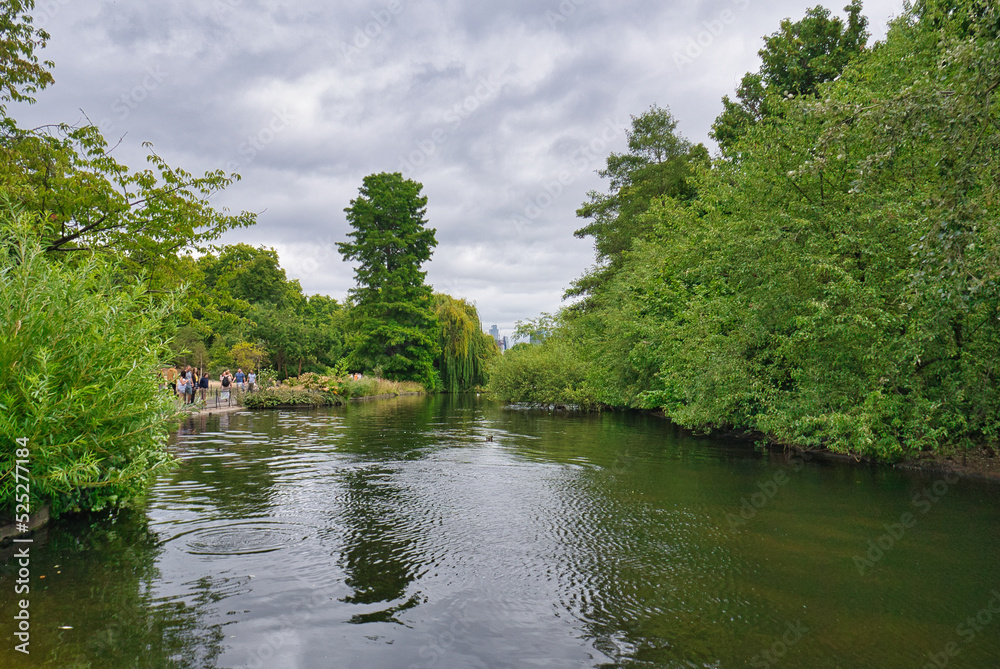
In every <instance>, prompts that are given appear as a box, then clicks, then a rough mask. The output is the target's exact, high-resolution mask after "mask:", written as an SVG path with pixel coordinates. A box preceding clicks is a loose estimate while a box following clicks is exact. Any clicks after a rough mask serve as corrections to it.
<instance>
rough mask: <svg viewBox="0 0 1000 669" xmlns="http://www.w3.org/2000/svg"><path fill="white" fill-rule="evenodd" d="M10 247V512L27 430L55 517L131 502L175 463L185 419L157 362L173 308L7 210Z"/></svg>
mask: <svg viewBox="0 0 1000 669" xmlns="http://www.w3.org/2000/svg"><path fill="white" fill-rule="evenodd" d="M4 217H5V220H4V221H3V225H2V228H0V229H2V231H3V240H2V251H0V253H2V255H0V313H3V314H4V318H3V320H2V321H0V369H3V370H4V373H3V374H2V375H0V448H2V450H0V473H2V476H0V480H2V485H0V510H3V511H5V512H9V511H13V509H14V495H15V489H14V464H15V463H14V460H15V453H14V448H15V440H16V439H18V438H26V439H27V442H28V450H29V453H30V455H29V458H28V460H29V464H28V470H29V472H30V482H31V496H32V498H33V501H34V505H35V506H36V508H38V507H40V505H41V504H45V503H50V504H51V505H52V510H53V512H54V513H56V514H59V513H61V512H64V511H69V510H81V509H83V510H99V509H102V508H104V507H106V506H111V507H114V506H126V505H130V504H133V503H135V502H137V501H138V500H140V499H141V498H142V496H143V494H144V492H145V489H146V485H147V483H148V482H149V481H150V479H151V478H152V477H154V476H156V475H157V474H159V473H160V472H162V471H164V470H165V469H166V468H167V467H168V466H169V465H170V463H171V457H170V455H169V454H168V453H167V451H166V448H165V445H166V438H167V432H168V427H170V426H171V424H172V421H173V420H175V412H174V408H173V401H172V399H171V397H170V395H169V394H168V393H166V392H164V391H163V390H161V389H159V388H158V378H157V370H158V369H159V367H160V366H161V364H162V361H163V360H165V359H166V358H167V356H168V355H169V349H168V348H167V342H166V341H165V339H164V338H163V337H162V335H161V332H162V328H163V322H164V320H165V318H166V317H167V316H168V315H169V312H170V307H169V306H168V305H165V304H162V303H161V304H152V303H151V302H150V299H149V298H148V297H147V296H146V295H145V294H144V291H143V290H142V288H141V287H140V286H130V287H128V286H126V287H123V286H121V285H118V284H117V283H116V282H115V276H116V268H115V267H114V266H107V265H105V264H103V263H102V262H100V261H99V260H98V259H91V260H89V261H87V262H85V263H83V264H81V265H80V266H78V267H73V268H71V267H66V266H61V265H58V264H55V263H53V262H51V261H50V260H47V259H46V258H45V257H44V256H43V252H42V249H41V247H40V246H39V245H38V243H37V242H36V241H35V240H33V239H32V238H31V236H30V234H29V232H28V231H27V226H28V222H27V221H26V217H25V216H21V217H20V219H18V220H16V221H15V220H14V218H15V217H14V215H13V214H11V213H10V212H9V210H8V211H7V212H5V214H4Z"/></svg>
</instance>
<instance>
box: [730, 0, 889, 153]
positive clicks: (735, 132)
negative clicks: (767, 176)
mask: <svg viewBox="0 0 1000 669" xmlns="http://www.w3.org/2000/svg"><path fill="white" fill-rule="evenodd" d="M844 11H845V12H847V24H846V25H845V24H844V21H843V20H841V19H840V18H839V17H833V18H831V17H830V10H828V9H826V8H825V7H823V6H821V5H817V6H815V7H813V8H811V9H808V10H806V15H805V17H803V18H802V19H801V20H799V21H796V22H795V23H792V21H791V20H789V19H784V20H782V22H781V29H780V30H778V31H776V32H774V33H772V34H771V35H770V36H768V37H765V38H764V48H762V49H761V50H760V51H758V52H757V53H758V55H760V57H761V61H762V62H761V66H760V69H759V70H758V71H757V72H749V73H747V74H746V75H744V77H743V79H742V81H740V87H739V88H738V89H737V91H736V101H733V100H731V99H730V98H729V96H728V95H727V96H724V97H723V98H722V105H723V112H722V114H721V115H720V116H719V117H718V118H717V119H716V120H715V123H714V124H713V125H712V132H711V136H712V138H713V139H714V140H715V141H717V142H718V143H719V147H720V148H721V149H722V151H723V153H725V154H727V155H728V154H731V153H732V152H733V151H734V149H735V145H736V143H737V141H738V140H739V139H740V138H741V137H742V136H743V135H744V134H745V133H746V130H747V128H749V127H751V126H753V125H755V124H756V123H759V122H760V121H762V120H763V119H765V118H767V117H769V116H772V115H774V114H775V113H776V106H775V104H776V100H780V99H782V98H785V97H789V96H791V97H796V96H800V95H810V96H811V95H815V94H816V91H817V89H818V86H819V85H820V84H822V83H824V82H827V81H832V80H834V79H836V78H837V77H838V76H840V73H841V72H842V71H843V70H844V67H846V66H847V64H848V63H849V62H850V61H851V60H852V59H854V58H855V57H857V56H858V55H859V54H860V53H862V52H863V51H864V49H865V45H866V43H867V41H868V36H869V33H868V31H867V26H868V19H866V18H865V17H864V16H862V14H861V0H851V4H849V5H847V6H846V7H844Z"/></svg>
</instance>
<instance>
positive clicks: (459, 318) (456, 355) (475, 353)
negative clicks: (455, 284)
mask: <svg viewBox="0 0 1000 669" xmlns="http://www.w3.org/2000/svg"><path fill="white" fill-rule="evenodd" d="M434 315H435V316H436V317H437V321H438V328H439V330H438V332H439V335H438V345H439V347H440V350H441V354H440V355H439V356H438V359H437V363H436V364H437V369H438V373H439V374H440V375H441V381H442V382H443V383H444V389H445V390H446V391H447V392H450V393H456V392H459V391H461V390H468V389H470V388H474V387H476V386H478V385H482V384H484V383H486V375H487V370H488V367H489V364H490V363H491V362H492V361H493V358H495V357H496V356H498V355H499V354H500V349H499V348H498V347H497V344H496V340H494V339H493V337H491V336H490V335H488V334H487V333H485V332H483V329H482V324H481V322H480V320H479V312H478V311H477V310H476V307H475V305H473V304H470V303H468V302H466V301H465V300H460V299H456V298H454V297H451V296H450V295H444V294H441V293H437V294H435V295H434Z"/></svg>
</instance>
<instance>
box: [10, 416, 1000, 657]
mask: <svg viewBox="0 0 1000 669" xmlns="http://www.w3.org/2000/svg"><path fill="white" fill-rule="evenodd" d="M489 435H493V441H487V437H488V436H489ZM176 448H177V451H178V454H179V456H180V458H181V459H182V464H181V466H180V467H179V468H177V469H176V470H174V471H173V472H171V473H170V474H169V475H167V476H164V477H162V478H161V479H160V480H159V481H158V482H157V484H156V486H155V488H154V489H153V491H152V493H151V495H150V499H149V504H148V508H147V509H146V510H145V512H144V513H136V514H132V515H120V516H119V517H118V518H117V519H116V520H114V521H110V520H102V521H98V522H93V523H90V522H84V521H83V520H80V519H77V520H66V521H60V522H58V523H55V524H54V525H52V526H51V527H50V528H49V529H48V530H46V531H45V532H43V533H42V534H40V535H38V536H36V541H35V544H34V545H33V547H32V562H31V570H32V577H31V578H32V591H31V594H30V602H31V603H30V611H31V616H32V618H31V620H32V627H31V633H32V635H31V651H32V652H31V656H30V661H27V662H25V661H24V658H23V656H21V655H20V654H18V653H15V652H14V651H13V649H12V646H13V644H14V641H12V640H11V638H10V637H7V638H6V640H5V641H4V644H3V647H2V648H0V667H7V666H14V667H18V666H57V667H93V668H95V669H96V668H101V669H103V668H117V667H123V668H124V667H128V668H132V667H198V668H202V667H282V668H284V667H288V668H296V667H303V668H314V667H334V668H340V667H358V668H364V669H368V668H378V667H404V668H405V667H449V668H450V667H612V666H621V667H633V666H634V667H717V668H720V669H721V668H730V667H810V668H826V667H830V668H833V667H844V668H852V667H872V668H878V669H892V668H895V667H912V668H913V669H919V668H921V667H924V666H939V667H945V666H946V667H950V668H959V667H969V668H977V669H978V668H982V667H996V666H998V665H1000V487H998V486H996V485H991V484H987V483H980V482H975V481H958V482H955V481H954V480H951V482H950V483H949V481H946V480H944V479H943V477H942V476H940V475H938V476H917V475H913V474H909V473H904V472H897V471H893V470H891V469H885V468H878V469H876V468H866V467H847V466H840V465H829V464H820V463H814V462H810V463H802V462H796V461H788V460H786V459H785V458H783V457H779V456H775V455H767V454H761V453H756V452H754V451H753V450H752V449H751V448H750V447H748V446H747V445H746V444H742V443H732V442H725V441H713V440H706V439H693V438H690V437H681V436H678V434H677V433H676V432H675V431H674V430H673V429H672V428H671V427H670V426H669V425H668V424H666V423H665V422H664V421H662V420H660V419H657V418H654V417H649V416H644V415H600V416H593V415H567V414H549V413H545V412H527V411H511V410H504V409H501V408H500V407H498V406H496V405H494V404H491V403H489V402H486V401H480V400H478V399H476V398H473V397H464V398H462V397H459V398H454V397H432V398H420V397H417V398H400V399H398V400H389V401H379V402H372V403H367V404H360V405H352V406H349V407H345V408H338V409H331V410H322V411H310V412H291V411H274V412H258V413H236V414H229V415H223V416H212V417H207V418H206V417H200V418H196V419H192V421H191V422H190V423H189V424H188V425H187V426H186V427H185V428H184V429H183V430H182V431H181V433H180V434H179V435H178V436H177V438H176ZM907 514H909V515H907ZM870 542H871V543H870ZM879 544H881V547H879ZM10 552H11V551H10V550H9V549H8V550H7V551H6V552H5V553H4V555H3V556H4V557H8V556H9V554H10ZM0 570H2V571H0V574H2V575H0V592H2V593H3V594H2V596H0V602H2V608H0V618H2V620H3V621H4V622H3V624H2V626H0V627H2V629H3V631H4V634H5V636H6V635H7V633H8V632H9V631H10V630H12V625H11V618H12V616H13V614H14V611H15V608H14V606H15V604H14V599H15V597H14V595H13V592H14V578H15V577H14V575H13V567H12V565H11V562H10V561H9V560H7V561H6V562H3V563H2V566H0ZM43 575H44V577H45V578H44V579H43V578H41V577H42V576H43ZM991 607H992V611H991ZM970 618H971V620H969V619H970ZM935 662H936V663H937V664H934V663H935ZM928 663H931V664H929V665H928ZM942 663H943V664H942Z"/></svg>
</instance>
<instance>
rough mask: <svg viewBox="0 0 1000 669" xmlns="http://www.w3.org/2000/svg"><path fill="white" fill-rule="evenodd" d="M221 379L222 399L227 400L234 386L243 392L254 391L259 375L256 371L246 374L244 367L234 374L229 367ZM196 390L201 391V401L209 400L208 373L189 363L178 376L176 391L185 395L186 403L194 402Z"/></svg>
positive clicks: (178, 394)
mask: <svg viewBox="0 0 1000 669" xmlns="http://www.w3.org/2000/svg"><path fill="white" fill-rule="evenodd" d="M219 381H221V382H222V396H221V399H224V400H226V399H229V391H230V390H231V389H232V388H233V387H234V386H235V387H236V388H238V389H239V390H240V391H242V392H246V391H247V390H249V391H251V392H253V390H254V386H256V384H257V375H256V374H255V373H254V372H250V373H249V374H244V373H243V369H242V368H240V369H237V370H236V374H235V375H233V374H232V373H230V371H229V370H228V369H227V370H226V371H225V372H223V373H222V376H220V377H219ZM196 390H199V391H201V392H200V395H201V401H202V402H205V401H207V399H208V374H206V373H205V370H204V369H198V368H196V367H191V365H188V366H187V367H185V368H184V369H183V371H181V373H180V374H179V375H178V376H177V381H176V385H175V391H176V393H177V396H178V397H183V399H184V404H194V402H195V391H196Z"/></svg>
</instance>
